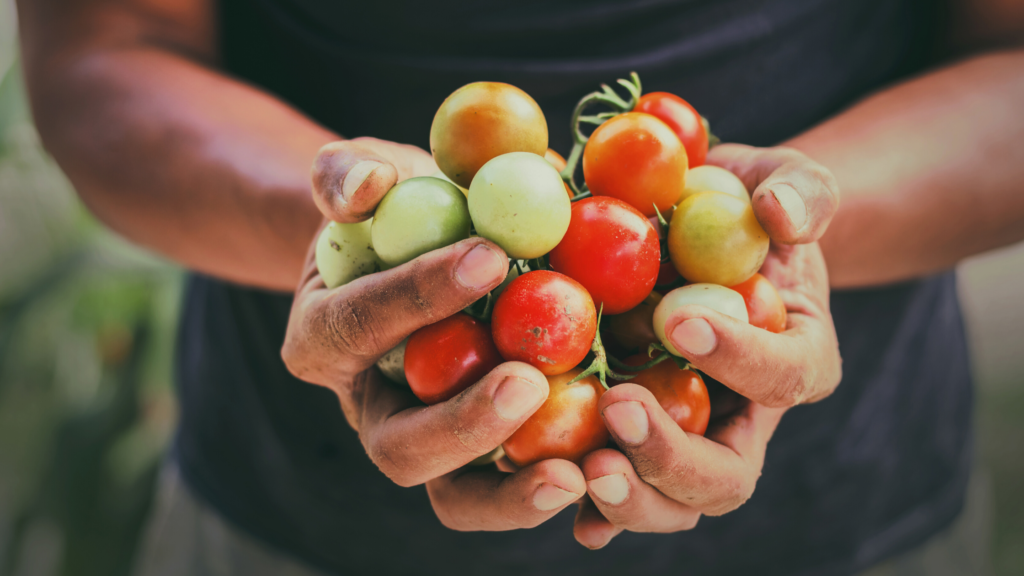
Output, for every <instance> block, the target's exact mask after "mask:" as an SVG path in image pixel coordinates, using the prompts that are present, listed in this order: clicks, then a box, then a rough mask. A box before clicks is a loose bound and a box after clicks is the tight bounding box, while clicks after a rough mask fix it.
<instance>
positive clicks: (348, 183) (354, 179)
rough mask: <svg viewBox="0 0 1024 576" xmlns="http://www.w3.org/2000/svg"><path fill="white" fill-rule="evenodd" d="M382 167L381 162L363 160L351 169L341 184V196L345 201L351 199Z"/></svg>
mask: <svg viewBox="0 0 1024 576" xmlns="http://www.w3.org/2000/svg"><path fill="white" fill-rule="evenodd" d="M380 166H382V164H381V163H380V162H374V161H373V160H363V161H362V162H360V163H359V164H356V165H355V166H353V167H352V168H350V169H349V171H348V174H346V175H345V180H344V181H343V182H342V183H341V195H342V196H344V197H345V200H346V201H347V200H348V199H349V198H351V197H352V195H353V194H355V193H356V190H359V187H360V186H362V185H363V182H365V181H366V179H367V178H368V177H369V176H370V174H372V173H373V171H374V170H376V169H377V168H379V167H380Z"/></svg>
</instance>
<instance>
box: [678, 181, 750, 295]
mask: <svg viewBox="0 0 1024 576" xmlns="http://www.w3.org/2000/svg"><path fill="white" fill-rule="evenodd" d="M768 245H769V241H768V234H767V233H766V232H765V231H764V228H761V224H760V223H759V222H758V221H757V216H755V215H754V209H753V208H752V207H751V205H750V202H747V201H745V200H740V199H739V198H736V197H735V196H730V195H728V194H724V193H722V192H699V193H697V194H694V195H693V196H690V197H689V198H687V199H686V200H685V201H683V203H682V204H680V205H679V206H676V210H675V212H673V213H672V222H671V223H670V224H669V228H668V252H669V256H671V257H672V264H673V265H674V266H675V267H676V270H677V271H678V272H679V274H680V275H681V276H682V277H683V278H686V279H687V280H689V281H690V282H709V283H711V284H720V285H722V286H735V285H737V284H739V283H741V282H743V281H745V280H747V279H749V278H750V277H751V276H753V275H754V273H755V272H757V271H758V270H759V269H760V268H761V265H762V264H764V259H765V257H766V256H767V255H768Z"/></svg>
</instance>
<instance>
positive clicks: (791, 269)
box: [574, 144, 842, 549]
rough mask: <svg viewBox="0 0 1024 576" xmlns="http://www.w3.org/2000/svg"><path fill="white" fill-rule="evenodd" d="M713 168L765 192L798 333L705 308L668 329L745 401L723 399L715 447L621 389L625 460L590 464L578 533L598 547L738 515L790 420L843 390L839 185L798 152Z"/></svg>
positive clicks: (609, 405)
mask: <svg viewBox="0 0 1024 576" xmlns="http://www.w3.org/2000/svg"><path fill="white" fill-rule="evenodd" d="M707 163H708V164H714V165H717V166H721V167H723V168H726V169H728V170H730V171H731V172H733V173H734V174H736V175H737V176H739V177H740V179H741V180H743V182H744V184H746V187H747V190H752V191H753V193H752V194H751V204H752V206H753V208H754V213H755V214H756V215H757V219H758V221H759V222H760V223H761V226H762V227H763V228H764V229H765V231H766V232H767V233H768V235H769V237H770V238H771V240H772V243H771V248H770V250H769V253H768V257H767V259H766V260H765V263H764V266H763V267H762V268H761V273H762V274H763V275H765V276H766V277H767V278H768V279H769V280H770V281H771V282H772V284H774V285H775V287H776V288H777V289H778V291H779V295H780V296H781V297H782V300H783V302H784V303H785V305H786V311H787V313H788V320H787V327H786V331H785V332H783V333H781V334H773V333H771V332H768V331H766V330H762V329H760V328H755V327H753V326H750V325H748V324H744V323H742V322H740V321H737V320H735V319H733V318H730V317H728V316H725V315H722V314H719V313H717V312H715V311H713V310H710V309H708V308H705V307H703V306H684V307H681V308H680V309H679V310H677V311H676V312H674V313H673V314H672V315H671V316H670V317H669V318H668V320H667V322H666V324H665V332H666V333H667V334H669V338H670V339H671V340H672V343H673V345H674V346H675V347H676V348H677V349H678V350H679V351H680V352H682V354H683V355H684V356H685V357H686V358H687V359H688V360H689V361H690V362H691V363H692V364H693V365H694V366H696V367H697V368H698V369H700V370H701V371H702V372H704V373H705V374H707V375H708V376H711V377H712V378H715V379H716V380H718V381H719V382H721V383H722V384H724V385H726V386H727V387H729V388H730V389H731V390H732V391H734V392H736V393H738V395H735V394H733V395H731V398H730V399H731V400H733V402H731V404H732V405H731V406H728V407H726V406H724V404H725V402H722V401H721V400H720V399H716V400H718V403H719V404H720V405H719V406H712V410H713V414H712V421H711V423H710V426H709V427H708V430H707V433H706V436H703V437H702V436H698V435H695V434H689V433H686V432H683V431H682V429H680V428H679V426H678V425H676V423H675V422H674V421H673V420H672V419H671V418H670V417H669V416H668V414H666V413H665V411H664V410H662V408H661V406H660V405H659V404H658V401H657V400H656V399H655V398H654V396H653V395H652V394H651V393H650V392H648V391H647V389H645V388H643V387H641V386H637V385H635V384H620V385H618V386H615V387H613V388H612V389H611V390H609V391H607V392H606V393H605V394H604V395H603V396H602V397H601V400H600V403H599V405H598V408H599V409H600V410H601V414H602V416H603V418H604V420H605V424H606V425H607V426H608V430H609V431H610V432H611V434H612V437H613V438H614V439H615V442H616V444H618V446H619V449H618V450H615V449H610V448H606V449H602V450H598V451H596V452H593V453H591V454H589V455H588V456H587V457H586V458H585V459H584V461H583V466H582V468H583V474H584V477H585V478H586V481H587V492H588V495H589V499H585V500H584V502H583V503H582V504H581V506H580V510H579V513H578V515H577V517H576V526H575V529H574V532H575V535H576V539H577V540H578V541H579V542H580V543H581V544H583V545H584V546H587V547H588V548H595V549H596V548H600V547H602V546H604V545H606V544H607V543H608V542H609V541H610V540H611V539H612V538H613V537H615V535H616V534H618V533H619V532H621V531H622V530H631V531H634V532H676V531H679V530H689V529H691V528H693V527H694V526H696V524H697V521H698V519H699V518H700V516H701V515H702V514H708V515H712V516H718V515H721V514H725V513H727V512H730V511H732V510H735V509H736V508H738V507H739V506H740V505H742V504H743V503H744V502H746V501H747V499H749V498H750V496H751V495H752V494H753V492H754V486H755V484H756V482H757V479H758V477H760V475H761V467H762V465H763V464H764V456H765V450H766V448H767V445H768V441H769V440H770V439H771V436H772V433H774V431H775V428H776V426H778V423H779V420H780V419H781V418H782V414H783V413H784V412H785V411H786V409H788V408H789V407H790V406H794V405H796V404H801V403H806V402H815V401H817V400H821V399H822V398H825V397H826V396H828V395H829V394H831V393H832V391H833V390H835V388H836V386H838V384H839V380H840V377H841V373H842V371H841V360H840V357H839V346H838V342H837V339H836V334H835V328H834V327H833V325H832V316H831V314H830V312H829V284H828V272H827V271H826V269H825V262H824V259H823V258H822V255H821V250H820V249H819V248H818V245H817V239H818V238H819V237H820V236H821V235H822V233H824V231H825V229H826V228H827V227H828V223H829V221H830V220H831V219H832V215H833V214H834V213H835V211H836V208H837V207H838V204H839V190H838V187H837V185H836V182H835V178H833V177H832V174H831V173H830V172H829V171H828V170H827V169H825V168H824V167H822V166H821V165H819V164H817V163H815V162H813V161H812V160H810V159H809V158H807V157H806V156H804V155H803V154H802V153H800V152H798V151H796V150H792V149H788V148H753V147H750V146H742V145H737V144H726V145H722V146H718V147H715V148H714V150H712V151H711V152H710V153H709V154H708V159H707ZM723 408H725V410H724V413H723Z"/></svg>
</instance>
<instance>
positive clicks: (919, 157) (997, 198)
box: [788, 50, 1024, 287]
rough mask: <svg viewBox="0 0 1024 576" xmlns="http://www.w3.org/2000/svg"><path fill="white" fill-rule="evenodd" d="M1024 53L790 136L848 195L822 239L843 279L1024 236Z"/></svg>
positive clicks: (875, 101) (954, 69)
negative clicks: (831, 175) (1022, 144)
mask: <svg viewBox="0 0 1024 576" xmlns="http://www.w3.org/2000/svg"><path fill="white" fill-rule="evenodd" d="M1022 102H1024V51H1020V50H1018V51H1013V52H1002V53H997V54H991V55H987V56H980V57H975V58H971V59H969V60H966V61H963V62H961V63H958V64H954V65H951V66H949V67H947V68H944V69H941V70H938V71H935V72H932V73H930V74H927V75H925V76H923V77H920V78H917V79H914V80H911V81H909V82H906V83H904V84H901V85H898V86H895V87H893V88H890V89H888V90H886V91H884V92H882V93H879V94H877V95H875V96H873V97H871V98H869V99H867V100H865V101H864V102H862V103H860V104H858V105H856V106H854V107H853V108H851V109H850V110H848V111H846V112H844V113H842V114H840V115H839V116H837V117H835V118H833V119H831V120H829V121H827V122H825V123H823V124H821V125H819V126H817V127H815V128H813V129H812V130H810V131H808V132H806V133H804V134H802V135H800V136H799V137H797V138H795V139H794V140H792V141H791V142H789V143H788V145H790V146H793V147H795V148H798V149H800V150H802V151H804V152H805V153H806V154H808V155H809V156H811V157H812V158H814V159H815V160H817V161H818V162H820V163H822V164H823V165H825V166H826V167H828V168H829V169H830V170H831V171H832V173H833V174H835V176H836V178H837V179H838V181H839V186H840V189H841V190H842V193H843V199H842V203H841V205H840V207H839V211H838V212H837V213H836V215H835V218H834V220H833V221H832V224H831V225H830V227H829V229H828V232H827V233H826V234H825V236H824V237H823V238H822V239H821V247H822V250H823V252H824V254H825V258H826V261H827V263H828V268H829V275H830V279H831V283H832V286H833V287H854V286H865V285H873V284H882V283H887V282H894V281H899V280H904V279H907V278H911V277H915V276H919V275H924V274H928V273H932V272H936V271H939V270H943V269H946V268H949V267H951V266H953V265H955V264H956V263H957V262H958V261H959V260H961V259H963V258H965V257H967V256H970V255H972V254H977V253H979V252H983V251H985V250H989V249H992V248H996V247H999V246H1004V245H1007V244H1011V243H1013V242H1017V241H1019V240H1021V239H1024V194H1022V192H1024V147H1022V146H1021V145H1020V142H1022V141H1024V106H1022V105H1021V103H1022Z"/></svg>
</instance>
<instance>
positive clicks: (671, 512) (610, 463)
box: [583, 448, 700, 533]
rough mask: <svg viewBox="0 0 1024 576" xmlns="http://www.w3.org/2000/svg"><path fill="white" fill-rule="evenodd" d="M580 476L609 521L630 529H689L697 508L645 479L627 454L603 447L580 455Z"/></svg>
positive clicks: (663, 530) (655, 530) (657, 530)
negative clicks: (663, 491) (581, 467)
mask: <svg viewBox="0 0 1024 576" xmlns="http://www.w3.org/2000/svg"><path fill="white" fill-rule="evenodd" d="M583 476H584V477H585V478H586V479H587V492H588V493H589V494H590V497H591V499H592V500H593V501H594V505H595V506H596V507H597V509H598V510H600V511H601V515H602V516H604V518H606V519H607V520H608V521H609V522H611V523H612V524H613V525H615V526H617V527H619V528H625V529H626V530H629V531H630V532H666V533H667V532H679V531H680V530H691V529H693V527H694V526H696V525H697V521H698V520H699V519H700V512H698V511H697V510H695V509H694V508H692V507H690V506H687V505H685V504H681V503H679V502H677V501H675V500H673V499H671V498H669V497H668V496H666V495H665V494H663V493H661V492H659V491H658V489H657V488H655V487H653V486H651V485H650V484H648V483H647V482H644V481H643V480H642V479H641V478H640V477H639V476H637V473H636V471H635V470H634V469H633V465H632V464H631V463H630V461H629V459H628V458H626V456H625V455H624V454H623V453H622V452H619V451H618V450H613V449H610V448H605V449H603V450H597V451H595V452H591V453H590V454H588V455H587V456H586V458H584V459H583Z"/></svg>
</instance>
